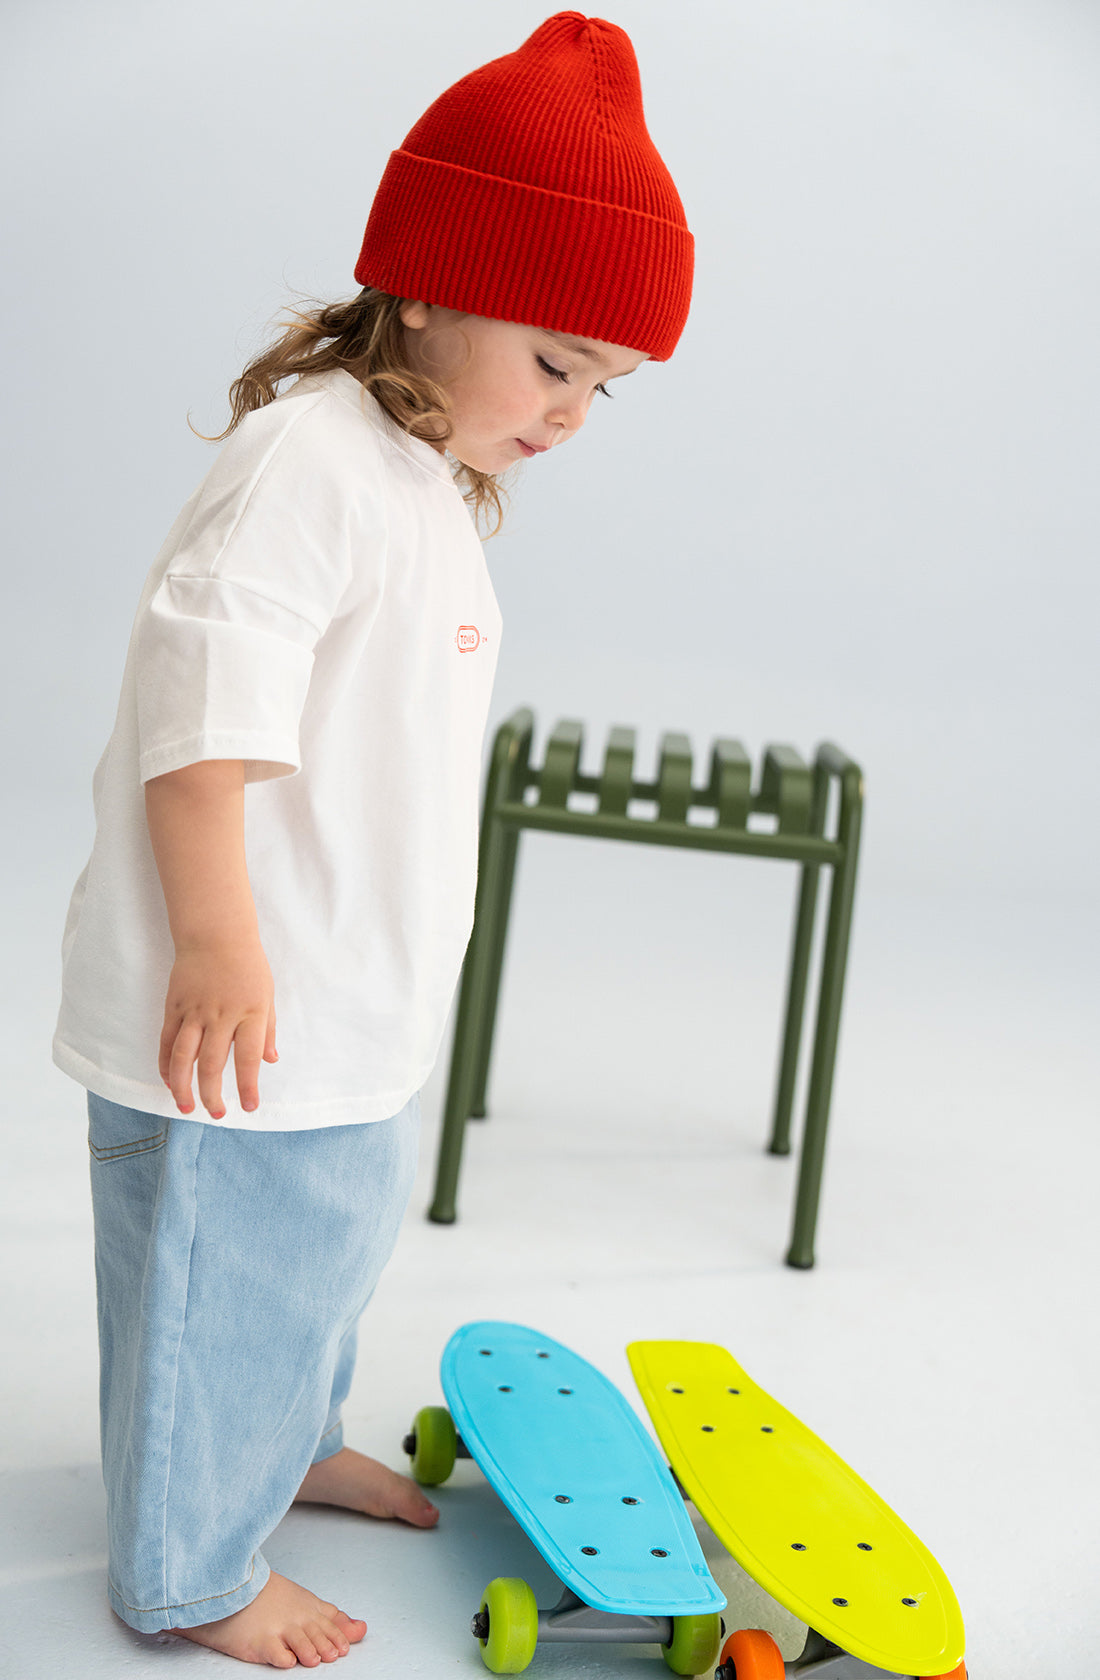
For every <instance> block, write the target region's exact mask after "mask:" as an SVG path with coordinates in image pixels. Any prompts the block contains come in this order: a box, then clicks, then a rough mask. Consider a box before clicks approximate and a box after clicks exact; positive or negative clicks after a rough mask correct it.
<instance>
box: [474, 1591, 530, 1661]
mask: <svg viewBox="0 0 1100 1680" xmlns="http://www.w3.org/2000/svg"><path fill="white" fill-rule="evenodd" d="M474 1634H475V1637H476V1638H477V1640H478V1641H479V1643H480V1645H481V1660H482V1662H483V1663H484V1664H485V1666H486V1668H487V1669H488V1670H489V1673H490V1674H522V1673H523V1670H524V1669H525V1668H526V1667H527V1665H528V1663H529V1662H530V1661H531V1658H532V1657H533V1656H534V1654H535V1646H536V1645H537V1644H538V1638H539V1607H538V1605H537V1604H536V1602H535V1595H534V1593H533V1592H532V1591H531V1589H530V1587H529V1586H528V1585H527V1582H526V1581H519V1580H516V1579H515V1577H514V1576H509V1575H498V1576H497V1578H496V1580H495V1581H490V1582H489V1585H488V1586H487V1587H486V1589H485V1597H484V1598H483V1599H482V1601H481V1609H480V1610H479V1611H478V1613H477V1615H476V1616H475V1617H474Z"/></svg>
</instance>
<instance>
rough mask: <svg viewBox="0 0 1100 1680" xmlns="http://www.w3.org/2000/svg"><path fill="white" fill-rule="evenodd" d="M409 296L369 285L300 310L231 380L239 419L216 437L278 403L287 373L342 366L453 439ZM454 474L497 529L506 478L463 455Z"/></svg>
mask: <svg viewBox="0 0 1100 1680" xmlns="http://www.w3.org/2000/svg"><path fill="white" fill-rule="evenodd" d="M404 301H405V299H404V298H397V297H391V296H390V294H389V293H388V292H379V291H376V290H375V289H374V288H373V287H371V286H367V287H365V288H364V290H363V291H361V292H360V293H359V295H358V297H354V298H348V299H346V300H345V301H344V302H342V303H328V304H321V303H316V304H313V305H312V306H305V307H303V308H300V309H296V310H294V311H293V313H292V314H291V315H290V317H289V320H288V321H287V322H286V323H284V331H283V333H282V335H281V337H279V338H277V339H276V340H275V342H274V344H271V345H269V346H268V348H267V349H266V350H263V351H261V353H260V354H259V355H258V356H256V357H255V358H254V359H253V360H252V361H251V362H249V364H248V366H247V367H246V368H245V370H244V372H243V373H242V374H241V375H240V377H239V378H238V379H235V380H234V381H233V383H232V385H231V386H230V387H229V402H230V406H231V408H232V410H233V418H232V419H231V420H230V422H229V424H228V426H227V427H226V428H225V431H224V432H218V433H217V434H216V435H215V436H214V437H213V438H211V439H209V441H210V442H213V443H220V442H222V441H223V439H225V438H227V437H229V435H230V433H232V432H234V431H236V429H237V427H238V426H239V425H240V423H241V421H242V420H243V419H244V417H245V415H246V414H251V413H252V411H253V409H257V408H264V407H265V406H266V405H267V404H268V403H269V402H273V401H274V399H275V397H276V396H277V395H278V391H279V386H280V384H281V383H282V382H283V380H284V379H290V378H292V377H293V376H295V375H298V374H309V373H328V372H330V371H332V370H334V369H337V368H342V369H343V370H344V372H346V373H350V374H352V375H353V377H354V378H356V379H358V380H359V382H360V384H361V385H363V386H364V387H365V388H366V389H367V390H368V391H369V392H370V394H371V396H372V397H373V398H374V399H375V401H376V402H377V403H378V404H379V405H380V406H381V407H382V408H384V409H385V411H386V413H387V414H388V415H389V417H390V419H391V420H393V422H394V423H395V425H398V426H400V428H401V430H402V431H404V432H408V433H409V435H410V437H415V438H422V439H423V440H424V442H426V443H432V444H444V445H446V443H447V442H448V441H449V439H450V438H451V436H452V435H453V431H454V427H453V425H452V423H451V412H450V404H449V401H448V398H447V393H446V391H445V390H444V388H443V386H442V385H438V384H436V382H435V381H434V380H431V379H428V378H426V377H425V376H424V375H423V374H421V373H415V372H414V371H413V369H412V368H410V366H409V364H408V357H407V352H406V349H405V329H404V327H403V325H402V322H401V315H400V309H401V305H402V303H403V302H404ZM454 478H455V482H456V484H457V485H458V487H459V489H460V490H461V492H462V496H463V500H464V501H465V502H466V504H467V506H468V507H469V508H470V510H471V512H472V513H473V515H474V518H475V520H476V522H477V524H478V526H479V528H483V535H484V536H486V537H492V536H495V535H496V533H497V532H498V531H499V530H500V527H501V524H502V522H503V519H504V507H505V491H504V488H503V485H502V484H501V482H500V480H499V479H497V478H495V477H494V476H493V475H492V474H491V473H483V472H478V471H477V469H476V468H475V467H468V466H466V465H465V464H464V463H462V462H458V463H457V464H456V466H455V468H454Z"/></svg>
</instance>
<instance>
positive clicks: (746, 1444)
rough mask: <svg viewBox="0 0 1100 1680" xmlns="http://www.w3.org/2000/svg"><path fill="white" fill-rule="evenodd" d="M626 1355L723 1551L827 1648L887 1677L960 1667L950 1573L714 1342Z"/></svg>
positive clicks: (677, 1468)
mask: <svg viewBox="0 0 1100 1680" xmlns="http://www.w3.org/2000/svg"><path fill="white" fill-rule="evenodd" d="M627 1355H628V1358H629V1360H630V1364H631V1369H632V1370H633V1372H634V1377H635V1380H636V1381H637V1384H638V1387H639V1389H640V1391H641V1394H642V1398H643V1399H644V1401H645V1404H646V1407H647V1408H648V1411H649V1415H650V1417H651V1418H652V1420H653V1424H654V1427H655V1428H656V1431H657V1434H658V1436H659V1438H660V1441H661V1444H662V1446H663V1447H664V1449H665V1452H666V1453H667V1454H668V1458H669V1462H670V1463H671V1465H672V1468H673V1471H674V1472H675V1474H676V1476H677V1477H678V1478H679V1480H680V1482H681V1483H682V1484H683V1487H684V1489H685V1491H686V1493H687V1494H688V1496H689V1497H690V1498H691V1500H692V1501H693V1503H694V1504H695V1506H696V1508H697V1509H698V1511H699V1512H700V1514H701V1515H702V1516H703V1517H704V1518H705V1519H706V1521H707V1522H708V1523H709V1524H710V1526H711V1528H712V1529H713V1530H714V1533H715V1534H716V1535H717V1537H718V1539H719V1540H720V1541H721V1542H722V1544H723V1545H724V1546H725V1547H726V1548H727V1550H728V1551H730V1552H731V1553H732V1554H733V1556H734V1557H735V1558H736V1560H737V1562H738V1563H739V1564H740V1565H741V1566H742V1568H743V1569H745V1570H747V1571H748V1573H749V1574H750V1575H752V1576H753V1577H754V1578H755V1579H756V1580H757V1581H758V1582H759V1583H760V1585H761V1586H762V1587H764V1588H765V1590H766V1591H767V1592H769V1593H770V1594H771V1595H772V1597H773V1598H775V1599H777V1600H778V1602H779V1603H780V1604H782V1605H783V1606H784V1607H785V1608H786V1609H788V1610H790V1611H791V1612H792V1613H793V1614H794V1615H795V1616H797V1617H798V1618H799V1619H800V1620H801V1621H804V1622H806V1623H807V1624H808V1626H809V1627H811V1628H813V1629H814V1630H815V1631H816V1632H817V1633H819V1634H821V1635H823V1636H824V1638H826V1639H828V1640H831V1641H832V1642H833V1643H834V1644H836V1645H839V1646H840V1647H841V1648H842V1649H843V1650H845V1651H847V1652H849V1653H850V1654H851V1655H852V1656H853V1657H857V1658H859V1659H860V1660H862V1661H863V1662H867V1663H870V1664H872V1665H874V1666H875V1667H877V1668H883V1669H887V1670H890V1671H893V1672H894V1673H900V1674H910V1675H942V1674H945V1673H948V1672H950V1671H952V1670H953V1669H955V1668H956V1666H957V1665H958V1664H959V1663H960V1662H961V1661H962V1658H963V1652H964V1648H965V1644H966V1640H965V1634H964V1630H963V1621H962V1615H961V1613H960V1610H959V1606H958V1602H957V1600H956V1598H955V1594H954V1592H953V1591H952V1589H951V1585H950V1583H949V1581H948V1580H947V1577H946V1576H945V1574H944V1573H943V1570H942V1569H941V1568H940V1566H939V1564H938V1563H937V1562H936V1560H935V1558H934V1557H933V1556H932V1554H931V1553H930V1552H929V1551H928V1549H927V1547H926V1546H924V1545H923V1544H922V1543H921V1541H919V1540H918V1539H917V1537H916V1535H915V1534H913V1533H912V1532H911V1531H910V1530H909V1529H908V1528H907V1527H906V1525H905V1524H904V1523H903V1522H902V1520H901V1518H900V1517H898V1516H897V1515H896V1514H895V1513H894V1512H893V1511H892V1510H891V1509H890V1507H889V1506H888V1505H886V1504H885V1503H884V1501H883V1500H882V1499H880V1498H879V1496H878V1494H877V1493H875V1492H874V1490H873V1489H872V1488H870V1487H869V1486H868V1485H867V1483H866V1482H864V1481H862V1480H861V1479H860V1477H859V1476H857V1475H856V1473H855V1472H854V1471H853V1470H851V1469H850V1468H849V1467H848V1465H847V1464H845V1463H844V1461H843V1459H841V1458H839V1457H838V1456H837V1454H836V1453H834V1452H833V1451H832V1449H831V1448H830V1447H827V1446H826V1445H825V1443H824V1442H823V1441H821V1440H819V1439H818V1437H817V1436H816V1435H814V1434H813V1433H812V1431H811V1430H809V1429H808V1428H807V1427H806V1425H805V1424H804V1423H802V1422H800V1421H799V1419H798V1418H796V1417H794V1416H793V1415H792V1413H790V1412H788V1411H786V1410H785V1409H784V1408H783V1407H782V1406H780V1405H778V1404H777V1402H776V1401H775V1400H773V1399H772V1398H771V1396H770V1395H768V1394H765V1392H764V1390H763V1389H762V1388H759V1387H758V1386H757V1385H756V1383H754V1382H753V1381H752V1379H751V1377H749V1376H748V1374H747V1373H746V1372H745V1371H743V1370H742V1368H741V1366H740V1365H738V1364H737V1363H736V1361H735V1360H734V1359H733V1358H732V1357H731V1355H730V1354H729V1353H728V1352H727V1351H726V1349H725V1348H722V1347H717V1346H715V1345H714V1344H712V1343H709V1342H634V1343H633V1344H632V1345H631V1346H630V1347H629V1348H628V1349H627Z"/></svg>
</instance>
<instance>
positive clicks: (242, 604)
mask: <svg viewBox="0 0 1100 1680" xmlns="http://www.w3.org/2000/svg"><path fill="white" fill-rule="evenodd" d="M324 404H325V399H324V398H317V397H314V398H313V399H311V400H306V399H300V400H299V401H298V402H297V403H296V404H295V403H288V404H286V405H284V404H279V403H277V404H273V405H271V406H270V407H269V408H268V409H266V410H261V411H259V413H258V414H256V415H250V416H248V418H247V419H246V420H245V421H244V422H242V425H241V426H240V427H239V428H238V431H237V432H236V433H234V434H233V436H232V437H231V438H230V440H229V443H228V444H227V445H226V447H225V448H224V449H223V451H222V454H221V455H220V456H219V458H218V461H217V462H216V463H215V465H214V468H213V469H212V471H211V472H210V474H209V475H208V476H207V478H206V479H205V480H204V482H203V484H202V485H201V486H200V488H199V490H198V492H197V493H196V496H195V498H194V500H193V503H192V505H191V508H190V512H189V517H188V518H187V519H186V520H185V521H184V523H183V529H182V532H181V533H180V534H179V536H178V538H177V539H176V540H175V542H174V545H173V547H172V550H171V552H170V553H169V554H168V557H167V563H166V565H164V566H163V568H162V571H161V575H160V577H159V580H153V587H152V589H151V592H150V593H149V594H148V598H147V599H146V601H145V602H144V603H143V606H142V608H141V610H140V611H139V614H138V620H137V624H136V625H135V647H134V658H135V661H136V690H137V711H138V740H139V765H140V775H141V780H142V782H146V781H148V780H149V779H150V778H151V777H153V776H161V775H166V774H167V773H168V772H169V771H171V770H178V769H182V768H183V766H184V765H187V764H194V763H197V762H199V761H200V760H203V759H212V758H240V759H243V760H244V762H245V775H246V779H248V780H250V781H258V780H262V779H265V778H268V777H272V776H280V775H288V774H293V772H294V771H296V770H298V769H300V768H301V760H300V756H299V748H298V727H299V721H300V719H301V715H302V709H303V706H304V704H305V700H306V695H307V692H308V689H309V684H310V677H311V674H312V670H313V663H314V657H315V649H316V647H317V644H318V642H319V641H320V639H321V638H322V637H323V636H324V634H325V631H326V630H327V628H328V626H329V625H330V623H331V622H332V620H333V618H334V617H335V616H336V615H337V613H338V612H339V611H340V610H341V607H342V604H343V603H344V602H345V598H346V596H347V594H348V591H349V586H350V585H351V582H352V577H353V558H352V556H353V549H354V550H355V553H356V555H357V556H358V558H359V560H360V562H361V563H362V557H363V554H364V553H365V554H366V556H367V563H368V565H369V564H373V565H374V566H375V568H376V569H377V570H378V572H379V573H381V570H382V569H383V567H384V553H385V545H384V541H383V538H382V533H381V531H380V530H378V529H373V530H372V529H370V528H369V527H370V524H371V521H370V515H369V508H368V509H367V511H366V514H365V512H364V507H363V498H362V496H361V494H359V493H358V484H359V481H360V480H361V479H362V477H363V471H364V467H363V462H362V460H361V459H358V460H357V459H355V458H354V456H352V458H350V459H347V460H345V459H344V456H345V455H347V453H348V445H347V442H346V440H345V439H344V437H343V436H342V433H341V428H340V424H339V421H340V415H339V413H337V414H335V415H331V414H330V415H329V416H328V417H327V418H326V414H325V409H324ZM330 407H331V404H330ZM368 501H369V498H368ZM376 523H377V522H376ZM170 541H171V539H170Z"/></svg>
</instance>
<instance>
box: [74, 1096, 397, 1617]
mask: <svg viewBox="0 0 1100 1680" xmlns="http://www.w3.org/2000/svg"><path fill="white" fill-rule="evenodd" d="M88 1114H89V1134H88V1141H89V1147H90V1149H91V1156H92V1166H91V1173H92V1204H93V1208H94V1212H95V1252H96V1285H97V1293H98V1303H99V1345H100V1418H101V1433H102V1448H103V1476H104V1481H105V1482H106V1486H107V1511H108V1519H107V1520H108V1540H109V1546H108V1553H109V1567H108V1594H109V1598H110V1602H111V1605H112V1607H113V1609H114V1610H115V1611H117V1613H118V1614H119V1615H120V1616H121V1617H122V1619H123V1621H125V1622H128V1623H129V1624H130V1626H131V1627H132V1628H136V1629H137V1630H138V1631H139V1632H141V1633H156V1632H158V1631H159V1630H161V1629H163V1628H170V1627H196V1626H198V1625H199V1624H201V1623H203V1622H212V1621H217V1620H219V1619H220V1618H221V1617H222V1616H229V1615H231V1614H232V1613H233V1612H234V1611H235V1610H240V1609H243V1607H244V1606H245V1605H246V1604H249V1603H250V1602H251V1601H252V1599H254V1598H255V1596H256V1594H257V1593H258V1592H259V1591H260V1589H261V1587H262V1586H263V1585H264V1582H265V1581H266V1580H267V1578H268V1575H269V1573H270V1571H269V1569H268V1566H267V1564H266V1563H265V1561H264V1558H263V1554H262V1552H261V1551H260V1547H261V1546H262V1544H263V1542H264V1541H265V1540H266V1539H267V1537H268V1535H269V1534H270V1533H271V1531H272V1530H273V1529H274V1528H275V1526H276V1524H277V1523H278V1522H279V1520H280V1518H281V1517H282V1516H283V1514H284V1513H285V1512H286V1510H287V1509H288V1507H289V1506H290V1504H291V1502H292V1500H293V1498H294V1495H295V1493H296V1492H297V1491H298V1488H299V1486H300V1484H301V1481H302V1478H303V1477H304V1475H305V1473H306V1471H307V1470H308V1468H309V1466H310V1464H311V1463H316V1462H318V1461H320V1460H321V1459H324V1458H328V1457H330V1456H331V1455H332V1454H333V1453H335V1452H338V1451H339V1449H340V1447H341V1446H342V1444H343V1436H342V1432H341V1424H340V1407H341V1404H342V1403H343V1401H344V1399H345V1397H346V1395H347V1392H348V1388H349V1385H350V1383H351V1375H352V1370H353V1367H354V1364H355V1333H356V1325H357V1323H358V1320H359V1316H360V1314H361V1313H362V1311H363V1308H364V1307H365V1306H366V1304H367V1301H368V1300H369V1299H370V1296H371V1293H372V1292H373V1290H374V1287H375V1285H376V1283H377V1282H378V1278H379V1275H380V1274H381V1271H382V1268H383V1267H384V1265H385V1264H386V1261H387V1260H388V1259H389V1257H390V1254H391V1252H392V1250H393V1245H394V1243H395V1241H396V1239H397V1232H398V1228H399V1226H400V1223H401V1216H402V1214H403V1212H404V1210H405V1205H406V1203H407V1201H408V1198H409V1193H410V1190H411V1188H412V1180H413V1174H414V1172H415V1169H416V1151H417V1138H418V1132H419V1119H420V1103H419V1099H418V1098H417V1097H413V1098H412V1100H411V1101H410V1102H409V1103H408V1104H407V1105H406V1106H405V1108H403V1109H402V1110H401V1112H400V1114H396V1115H394V1116H393V1117H392V1119H389V1120H383V1121H379V1122H377V1123H375V1124H371V1125H362V1126H330V1127H325V1128H322V1129H318V1130H312V1131H300V1132H252V1131H243V1130H237V1129H232V1128H229V1127H225V1126H212V1125H209V1124H206V1123H204V1122H202V1121H198V1120H185V1119H183V1118H182V1117H181V1118H179V1119H172V1120H166V1119H164V1118H163V1117H162V1116H159V1115H154V1114H145V1113H142V1112H141V1111H140V1110H138V1109H132V1108H121V1107H119V1106H118V1105H117V1104H115V1103H111V1102H107V1101H105V1100H104V1099H103V1098H102V1097H97V1096H94V1095H92V1094H90V1093H89V1097H88Z"/></svg>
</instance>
